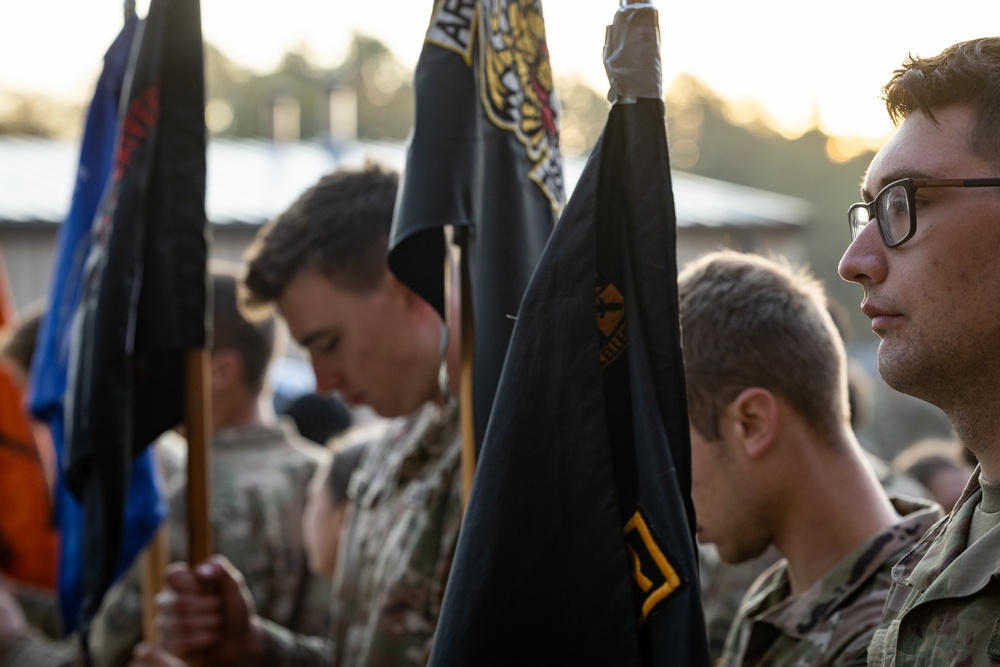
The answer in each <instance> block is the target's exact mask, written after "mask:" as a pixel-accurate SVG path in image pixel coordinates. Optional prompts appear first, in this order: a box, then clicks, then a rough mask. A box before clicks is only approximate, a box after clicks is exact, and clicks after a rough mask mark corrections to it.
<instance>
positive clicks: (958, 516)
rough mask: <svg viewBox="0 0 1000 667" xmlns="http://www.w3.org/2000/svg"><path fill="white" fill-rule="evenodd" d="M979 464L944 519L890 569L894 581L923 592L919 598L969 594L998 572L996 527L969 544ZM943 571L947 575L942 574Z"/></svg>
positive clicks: (998, 533)
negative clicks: (960, 496) (959, 497)
mask: <svg viewBox="0 0 1000 667" xmlns="http://www.w3.org/2000/svg"><path fill="white" fill-rule="evenodd" d="M979 472H980V471H979V468H976V471H975V472H974V473H973V474H972V477H971V478H970V481H969V485H968V486H967V487H966V489H965V493H964V494H962V498H961V499H960V500H959V501H958V503H956V504H955V508H954V509H953V510H952V512H951V514H950V515H949V516H948V518H947V519H946V520H945V521H942V522H940V524H939V525H938V526H936V527H935V529H934V530H933V531H931V532H929V533H928V534H927V535H925V536H924V538H923V539H922V540H921V543H920V544H919V545H918V546H917V548H915V549H914V550H913V551H912V552H910V553H909V554H907V555H906V556H905V557H904V558H903V559H902V560H900V562H899V563H898V564H897V565H896V567H895V568H894V569H893V571H892V577H893V579H894V580H896V581H897V582H898V583H900V584H902V585H904V586H909V587H912V588H916V589H918V590H920V591H922V592H923V595H921V596H920V600H921V602H925V601H930V600H935V599H940V598H945V597H959V596H964V595H972V594H973V593H976V592H978V591H980V590H982V589H983V588H984V587H985V586H986V584H988V583H989V581H990V579H992V578H993V577H995V576H998V575H1000V565H998V563H997V558H996V554H997V552H998V551H1000V527H994V528H993V529H992V530H990V531H989V532H987V533H986V534H985V535H983V536H982V537H980V538H979V539H978V540H976V542H975V543H974V544H972V545H971V546H969V545H968V541H969V527H970V525H971V523H972V516H973V514H974V512H975V510H976V505H978V504H979V501H980V500H981V499H982V489H981V487H980V485H979ZM946 572H947V576H942V575H944V574H945V573H946Z"/></svg>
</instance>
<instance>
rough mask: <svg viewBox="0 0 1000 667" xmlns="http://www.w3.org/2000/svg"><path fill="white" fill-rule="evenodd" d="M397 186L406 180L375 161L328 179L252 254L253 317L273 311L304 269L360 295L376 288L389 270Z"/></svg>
mask: <svg viewBox="0 0 1000 667" xmlns="http://www.w3.org/2000/svg"><path fill="white" fill-rule="evenodd" d="M398 188H399V176H398V175H397V174H396V173H394V172H391V171H388V170H385V169H383V168H381V167H379V166H378V165H375V164H374V163H369V164H368V165H367V166H365V167H364V168H363V169H360V170H356V169H339V170H337V171H335V172H333V173H332V174H328V175H326V176H324V177H323V178H321V179H320V180H319V182H318V183H316V184H315V185H313V186H312V187H310V188H309V189H308V190H306V191H305V192H304V193H303V194H302V196H300V197H299V199H298V200H297V201H296V202H295V203H294V204H292V205H291V206H290V207H289V208H288V209H287V210H286V211H285V212H284V213H282V214H281V215H279V216H278V217H277V219H275V220H274V221H272V222H271V223H269V224H268V225H266V226H265V227H263V228H262V229H261V231H260V232H259V233H258V234H257V238H256V239H255V240H254V242H253V244H252V245H251V246H250V248H248V249H247V252H246V255H245V270H244V276H243V281H242V282H243V285H242V287H241V295H240V301H241V304H242V306H243V307H244V308H246V309H247V310H248V311H251V312H252V311H257V310H259V309H260V308H261V307H263V306H269V305H272V304H273V303H274V302H275V301H277V300H278V299H279V298H280V297H281V294H282V292H284V290H285V287H286V286H287V285H288V283H289V282H290V281H291V280H292V279H293V278H294V277H295V276H296V275H297V274H298V273H299V272H300V271H302V270H304V269H314V270H317V271H319V272H320V273H322V274H323V275H324V276H326V277H327V278H329V279H330V280H331V281H332V282H334V283H336V284H337V285H340V286H342V287H345V288H348V289H352V290H355V291H359V292H364V291H368V290H372V289H375V288H376V287H377V286H378V285H379V284H380V283H381V281H382V279H383V277H384V276H385V273H386V271H387V270H388V268H387V264H386V255H387V252H388V245H389V231H390V229H391V227H392V215H393V207H394V205H395V201H396V191H397V189H398Z"/></svg>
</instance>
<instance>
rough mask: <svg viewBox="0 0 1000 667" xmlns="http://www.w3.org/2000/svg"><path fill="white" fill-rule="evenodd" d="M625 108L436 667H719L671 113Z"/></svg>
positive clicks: (477, 520)
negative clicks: (707, 593)
mask: <svg viewBox="0 0 1000 667" xmlns="http://www.w3.org/2000/svg"><path fill="white" fill-rule="evenodd" d="M647 7H648V5H647ZM650 11H652V10H650ZM626 102H631V103H622V102H619V103H616V104H615V105H614V107H613V108H612V110H611V112H610V116H609V119H608V123H607V126H606V128H605V131H604V133H603V135H602V137H601V139H600V142H599V144H598V146H597V147H596V148H595V149H594V152H593V154H592V155H591V157H590V159H589V161H588V163H587V166H586V168H585V170H584V172H583V175H582V177H581V179H580V181H579V183H578V184H577V186H576V189H575V191H574V193H573V196H572V198H571V199H570V202H569V204H568V205H567V207H566V210H565V212H564V214H563V216H562V218H561V219H560V221H559V224H558V225H557V226H556V229H555V231H554V232H553V234H552V238H551V239H550V241H549V244H548V246H547V248H546V250H545V253H544V255H543V257H542V259H541V261H540V264H539V266H538V269H537V270H536V272H535V274H534V276H533V278H532V280H531V282H530V284H529V286H528V289H527V292H526V294H525V297H524V301H523V303H522V306H521V310H520V311H519V315H518V320H517V324H516V326H515V329H514V333H513V337H512V340H511V344H510V350H509V353H508V357H507V362H506V365H505V366H504V370H503V374H502V376H501V380H500V386H499V389H498V392H497V397H496V402H495V405H494V412H493V419H492V420H491V422H490V425H489V427H488V429H487V432H486V438H485V442H484V444H483V449H482V456H481V459H480V462H479V467H478V469H477V472H476V478H475V483H474V485H473V488H472V494H471V497H470V499H469V505H468V510H467V513H466V516H465V521H464V523H463V528H462V534H461V536H460V539H459V545H458V552H457V555H456V558H455V561H454V565H453V569H452V573H451V578H450V579H449V582H448V586H447V589H446V592H445V600H444V606H443V608H442V614H441V618H440V621H439V624H438V630H437V635H436V638H435V643H434V648H433V651H432V655H431V662H430V664H431V665H433V666H434V667H443V666H446V665H448V666H450V665H522V664H524V665H527V664H530V665H555V664H559V665H562V664H566V665H616V666H620V665H658V666H659V665H664V666H665V665H678V666H681V665H683V666H684V667H700V666H703V665H708V664H709V658H708V651H707V642H706V639H705V629H704V620H703V615H702V609H701V599H700V592H699V585H698V578H697V556H696V551H695V546H694V538H693V525H694V524H693V507H692V504H691V499H690V462H689V459H690V443H689V431H688V420H687V407H686V405H687V404H686V393H685V386H684V370H683V359H682V355H681V347H680V335H679V322H678V313H677V263H676V218H675V213H674V203H673V195H672V189H671V181H670V171H669V160H668V154H667V144H666V133H665V127H664V108H663V103H662V101H661V100H660V99H658V98H657V99H652V98H645V99H643V98H640V99H637V100H627V101H626Z"/></svg>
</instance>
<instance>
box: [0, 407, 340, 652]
mask: <svg viewBox="0 0 1000 667" xmlns="http://www.w3.org/2000/svg"><path fill="white" fill-rule="evenodd" d="M175 446H176V445H171V444H165V445H164V446H163V448H162V450H161V451H162V454H163V455H164V456H163V457H162V458H163V459H164V469H165V472H166V474H165V477H166V478H167V479H166V486H167V489H166V494H167V496H168V497H169V499H170V512H169V522H170V552H171V557H172V558H174V559H178V560H186V559H187V546H186V542H187V529H186V516H187V513H186V504H187V503H186V493H185V486H186V484H185V482H184V477H185V475H183V474H182V473H181V474H178V473H170V472H169V471H172V470H183V463H182V461H180V460H178V458H177V455H176V453H174V454H171V452H176V449H175ZM327 455H328V452H327V451H326V450H325V449H323V448H322V447H319V446H317V445H315V444H313V443H311V442H308V441H306V440H305V439H303V438H301V437H300V436H298V434H296V433H295V432H294V429H293V428H285V427H275V426H241V427H234V428H229V429H222V430H220V431H217V432H216V433H215V434H213V439H212V451H211V457H212V472H211V481H210V485H211V486H210V490H211V525H212V527H213V538H214V540H215V544H214V551H216V552H218V553H221V554H224V555H225V556H226V557H227V558H229V560H231V561H232V562H233V564H234V565H235V566H236V567H237V568H238V569H239V570H240V571H241V572H242V573H243V574H244V575H245V576H246V580H247V585H248V587H249V588H250V591H251V593H252V594H253V597H254V600H255V601H256V604H257V610H258V612H259V613H260V614H261V615H262V616H264V617H265V618H270V619H273V620H274V621H276V622H278V623H281V624H282V625H286V626H288V627H291V628H295V629H296V630H297V631H299V632H306V633H310V634H315V633H322V632H325V631H326V629H327V627H328V626H329V601H330V586H331V582H330V580H329V579H326V578H319V577H315V576H313V575H311V574H309V572H308V570H307V568H306V563H305V550H304V547H303V543H302V513H303V509H304V507H305V502H306V489H307V487H308V484H309V480H310V479H311V478H312V475H313V473H314V472H315V470H316V468H317V466H318V465H319V464H320V463H321V461H322V459H323V457H324V456H327ZM140 581H141V576H140V570H139V567H138V565H137V564H136V565H133V567H132V568H130V570H129V571H128V572H127V573H126V574H125V575H124V576H123V577H122V579H121V580H120V581H119V582H117V583H116V584H115V585H114V586H113V587H112V588H111V590H109V591H108V594H107V595H106V596H105V599H104V602H103V604H102V607H101V610H100V612H99V613H98V615H97V616H96V617H95V618H94V624H93V627H92V629H91V634H90V643H91V647H92V651H93V654H94V656H93V657H94V664H95V666H96V667H103V666H105V665H116V666H118V665H126V664H127V663H128V661H129V659H130V657H131V655H132V647H133V646H134V645H135V644H136V643H137V642H138V641H139V640H140V639H141V635H142V591H141V583H140ZM31 639H32V641H28V642H25V641H20V642H17V644H16V645H15V646H14V648H15V649H17V651H18V653H17V655H11V656H2V654H0V657H2V658H3V662H2V663H0V665H2V666H3V667H6V666H7V665H11V666H16V667H36V666H37V667H42V666H44V667H52V666H55V665H66V664H71V663H72V660H71V659H70V658H71V657H72V656H73V654H75V651H67V644H69V643H70V642H66V641H64V642H45V641H41V640H40V638H36V637H32V638H31ZM75 641H76V640H75V639H74V640H73V644H72V646H73V647H75Z"/></svg>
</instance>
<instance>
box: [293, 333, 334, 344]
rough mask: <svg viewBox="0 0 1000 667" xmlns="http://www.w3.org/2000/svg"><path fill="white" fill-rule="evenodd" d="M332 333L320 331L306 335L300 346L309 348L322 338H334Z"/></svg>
mask: <svg viewBox="0 0 1000 667" xmlns="http://www.w3.org/2000/svg"><path fill="white" fill-rule="evenodd" d="M332 335H333V334H332V332H330V331H329V330H327V329H320V330H319V331H314V332H312V333H310V334H306V335H305V336H303V337H302V340H300V341H298V343H299V345H301V346H302V347H309V346H310V345H312V344H313V343H315V342H316V341H318V340H319V339H321V338H325V337H328V336H332Z"/></svg>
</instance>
